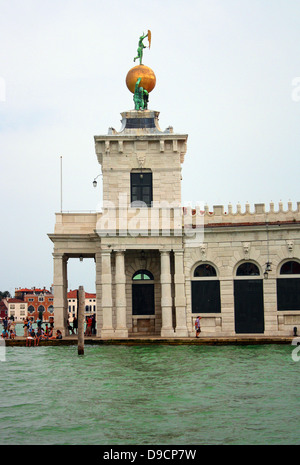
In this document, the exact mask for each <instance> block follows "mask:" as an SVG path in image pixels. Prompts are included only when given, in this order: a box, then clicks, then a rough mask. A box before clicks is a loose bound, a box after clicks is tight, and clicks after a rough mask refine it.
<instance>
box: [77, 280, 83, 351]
mask: <svg viewBox="0 0 300 465" xmlns="http://www.w3.org/2000/svg"><path fill="white" fill-rule="evenodd" d="M84 308H85V290H84V287H83V286H79V289H78V341H77V351H78V355H84Z"/></svg>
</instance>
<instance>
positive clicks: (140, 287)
mask: <svg viewBox="0 0 300 465" xmlns="http://www.w3.org/2000/svg"><path fill="white" fill-rule="evenodd" d="M132 281H133V282H132V314H133V315H154V313H155V306H154V276H153V274H152V273H150V271H148V270H138V271H136V272H135V273H134V275H133V276H132Z"/></svg>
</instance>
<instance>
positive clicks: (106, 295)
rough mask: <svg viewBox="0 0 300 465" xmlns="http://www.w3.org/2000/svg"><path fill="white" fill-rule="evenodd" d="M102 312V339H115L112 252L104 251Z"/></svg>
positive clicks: (102, 254)
mask: <svg viewBox="0 0 300 465" xmlns="http://www.w3.org/2000/svg"><path fill="white" fill-rule="evenodd" d="M101 265H102V276H101V278H102V279H101V284H102V311H103V324H102V328H101V337H103V338H110V337H114V330H113V322H112V285H111V284H112V279H111V250H102V252H101Z"/></svg>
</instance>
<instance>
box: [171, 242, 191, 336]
mask: <svg viewBox="0 0 300 465" xmlns="http://www.w3.org/2000/svg"><path fill="white" fill-rule="evenodd" d="M174 262H175V276H174V282H175V311H176V328H175V336H177V337H188V329H187V324H186V297H185V279H184V268H183V250H175V251H174Z"/></svg>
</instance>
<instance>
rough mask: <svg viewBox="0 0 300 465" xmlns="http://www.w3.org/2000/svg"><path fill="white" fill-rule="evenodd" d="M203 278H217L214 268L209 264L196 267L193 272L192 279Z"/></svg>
mask: <svg viewBox="0 0 300 465" xmlns="http://www.w3.org/2000/svg"><path fill="white" fill-rule="evenodd" d="M204 276H206V277H208V276H209V277H211V276H217V272H216V270H215V268H214V267H213V266H212V265H209V264H205V265H199V266H197V268H196V269H195V271H194V278H203V277H204Z"/></svg>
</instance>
